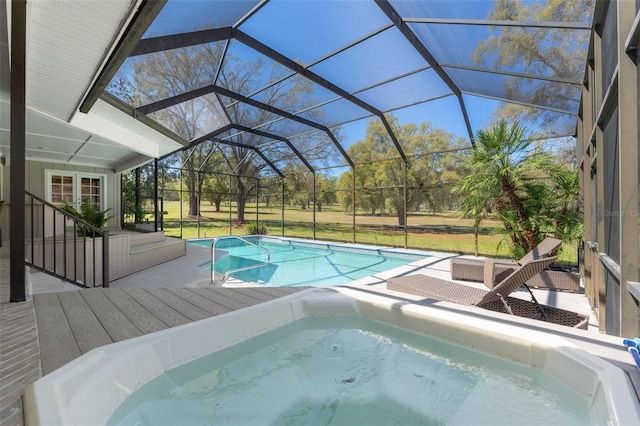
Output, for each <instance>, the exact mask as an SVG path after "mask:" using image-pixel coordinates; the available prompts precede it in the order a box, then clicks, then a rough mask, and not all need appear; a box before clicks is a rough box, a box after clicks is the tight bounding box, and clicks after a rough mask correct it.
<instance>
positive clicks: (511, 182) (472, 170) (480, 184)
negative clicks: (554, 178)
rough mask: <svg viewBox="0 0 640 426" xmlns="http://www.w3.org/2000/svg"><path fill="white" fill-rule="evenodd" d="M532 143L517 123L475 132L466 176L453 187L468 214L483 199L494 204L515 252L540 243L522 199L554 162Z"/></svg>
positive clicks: (476, 213) (503, 124)
mask: <svg viewBox="0 0 640 426" xmlns="http://www.w3.org/2000/svg"><path fill="white" fill-rule="evenodd" d="M535 141H536V138H535V136H533V135H530V134H528V132H527V131H526V129H525V128H524V127H522V126H520V124H519V123H518V122H514V123H512V124H511V125H509V124H508V123H507V122H506V121H505V120H501V121H500V122H498V123H497V124H495V125H494V126H493V127H491V128H490V129H488V130H480V131H478V132H477V134H476V137H475V142H476V148H475V149H474V150H472V152H471V153H470V155H469V157H467V160H466V163H465V166H466V168H467V169H468V174H467V176H466V177H465V178H463V179H462V180H461V181H460V182H459V183H458V184H457V186H456V192H458V193H459V194H462V196H463V197H464V199H468V200H469V201H468V202H467V203H465V202H463V203H462V205H461V207H463V210H464V209H465V208H466V209H467V214H471V215H472V216H477V215H478V214H479V212H478V206H480V205H482V203H483V202H484V201H485V200H491V201H492V202H493V205H494V206H495V209H496V211H497V213H498V214H499V216H500V217H501V218H502V220H503V223H504V227H505V230H504V231H505V232H506V233H507V235H509V238H510V240H511V243H512V245H513V248H514V250H515V251H516V252H520V251H524V253H526V252H528V251H530V250H532V249H533V248H534V247H535V246H536V245H537V243H538V241H539V240H540V238H539V237H538V234H539V232H540V230H539V229H538V227H537V226H536V223H535V221H532V220H531V218H530V215H529V212H528V209H527V207H526V206H525V202H524V200H523V197H524V196H526V193H525V191H524V185H525V182H526V180H527V179H530V178H532V177H536V176H540V174H541V173H543V174H544V173H545V171H548V170H550V168H551V165H552V163H553V161H552V158H551V156H550V155H549V154H548V153H546V152H544V151H543V150H542V149H541V148H540V147H539V146H538V145H537V144H536V143H535ZM465 206H466V207H465Z"/></svg>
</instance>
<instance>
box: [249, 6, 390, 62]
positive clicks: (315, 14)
mask: <svg viewBox="0 0 640 426" xmlns="http://www.w3.org/2000/svg"><path fill="white" fill-rule="evenodd" d="M388 23H389V20H388V19H387V17H386V16H385V15H384V13H382V12H381V11H380V9H379V8H378V7H377V6H376V5H375V3H373V2H362V1H290V0H272V1H270V2H268V3H267V4H266V5H264V6H263V7H262V8H261V9H260V10H259V11H258V12H257V13H255V14H254V15H253V16H252V17H251V19H249V20H247V21H246V22H245V23H243V24H242V25H241V26H240V30H242V31H243V32H245V33H247V34H248V35H250V36H252V37H253V38H256V39H259V40H261V41H262V42H263V43H264V44H266V45H267V46H269V47H271V48H272V49H275V50H276V51H278V52H280V53H282V54H284V55H285V56H287V57H288V58H290V59H292V60H295V61H297V62H299V63H300V64H302V65H309V64H312V63H314V62H315V61H317V60H319V59H320V58H323V57H325V56H326V55H328V54H330V53H332V52H334V51H336V50H338V49H340V48H342V47H344V46H346V45H348V44H350V43H352V42H354V41H355V40H358V39H360V38H362V37H364V36H365V35H367V34H369V33H371V32H373V31H375V30H377V29H378V28H380V27H382V26H383V25H386V24H388Z"/></svg>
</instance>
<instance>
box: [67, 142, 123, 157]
mask: <svg viewBox="0 0 640 426" xmlns="http://www.w3.org/2000/svg"><path fill="white" fill-rule="evenodd" d="M128 154H129V150H128V149H126V148H125V147H123V146H117V145H115V144H111V145H102V144H96V143H91V142H89V143H86V144H84V145H82V147H81V148H80V149H79V150H78V152H77V153H76V155H78V156H87V157H92V158H103V159H108V160H112V161H116V160H119V159H121V158H124V157H126V156H127V155H128Z"/></svg>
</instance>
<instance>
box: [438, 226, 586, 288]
mask: <svg viewBox="0 0 640 426" xmlns="http://www.w3.org/2000/svg"><path fill="white" fill-rule="evenodd" d="M560 243H562V240H558V239H555V238H545V239H544V240H543V241H541V242H540V244H538V245H537V246H536V247H535V248H534V249H533V250H531V251H530V252H529V253H527V254H526V255H524V256H523V257H522V258H521V259H520V260H518V261H513V260H506V259H499V260H493V264H492V265H491V266H492V268H493V272H494V274H495V276H494V279H493V280H492V281H500V280H501V279H502V278H505V277H506V276H507V275H509V274H510V273H511V272H513V270H514V269H515V268H517V267H518V266H519V265H522V264H524V263H526V262H530V261H532V260H535V259H540V258H542V257H544V256H546V255H548V254H549V253H550V252H551V251H552V250H554V249H555V248H556V247H558V246H559V245H560ZM485 265H486V262H485V261H483V260H479V259H478V260H476V259H460V258H456V259H452V260H451V278H452V279H454V280H465V281H476V282H484V283H485V284H486V285H487V286H488V287H489V288H492V286H493V285H492V284H493V282H489V281H488V280H487V279H486V275H487V274H486V271H485V269H486V268H485ZM527 284H528V285H529V286H531V287H538V288H548V289H553V290H564V291H573V292H577V291H579V290H580V277H579V276H578V274H573V273H570V272H561V271H541V272H540V273H538V274H536V275H535V276H534V277H532V278H531V279H529V280H528V282H527Z"/></svg>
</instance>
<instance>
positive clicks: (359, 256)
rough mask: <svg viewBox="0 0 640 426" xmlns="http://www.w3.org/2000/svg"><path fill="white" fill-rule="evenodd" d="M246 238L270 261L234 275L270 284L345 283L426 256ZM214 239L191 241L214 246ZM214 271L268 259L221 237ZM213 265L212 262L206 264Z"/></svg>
mask: <svg viewBox="0 0 640 426" xmlns="http://www.w3.org/2000/svg"><path fill="white" fill-rule="evenodd" d="M246 239H247V240H249V241H251V242H252V243H254V244H258V245H260V246H261V247H264V248H266V249H267V250H269V252H270V253H271V263H270V264H268V265H266V266H262V267H259V268H255V269H249V270H246V271H241V272H235V273H233V274H232V275H231V276H232V277H234V278H237V279H239V280H242V281H245V282H252V283H256V284H263V285H271V286H329V285H340V284H346V283H349V282H351V281H353V280H357V279H360V278H364V277H367V276H369V275H374V274H377V273H379V272H383V271H387V270H390V269H393V268H397V267H399V266H403V265H406V264H408V263H411V262H414V261H416V260H419V259H423V258H424V257H425V256H419V255H413V254H404V253H396V252H390V251H385V250H375V249H360V248H353V249H352V248H344V247H338V246H334V245H330V244H320V243H297V242H291V241H288V240H280V239H268V238H262V237H260V238H259V237H247V238H246ZM211 242H212V240H197V241H192V242H190V243H191V244H198V245H202V246H205V247H211ZM216 250H217V251H218V253H219V254H220V255H217V256H216V257H217V259H219V260H216V264H215V271H216V272H218V273H220V274H224V273H225V272H226V271H228V270H231V269H236V268H242V267H245V266H250V265H259V264H261V263H263V262H265V261H266V258H267V256H266V254H265V252H263V251H262V250H260V249H257V248H256V247H253V246H251V245H248V244H245V243H243V242H241V241H240V240H236V239H229V240H221V241H219V242H217V243H216ZM206 267H207V268H208V269H210V268H211V263H210V262H209V263H208V264H207V266H206Z"/></svg>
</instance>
